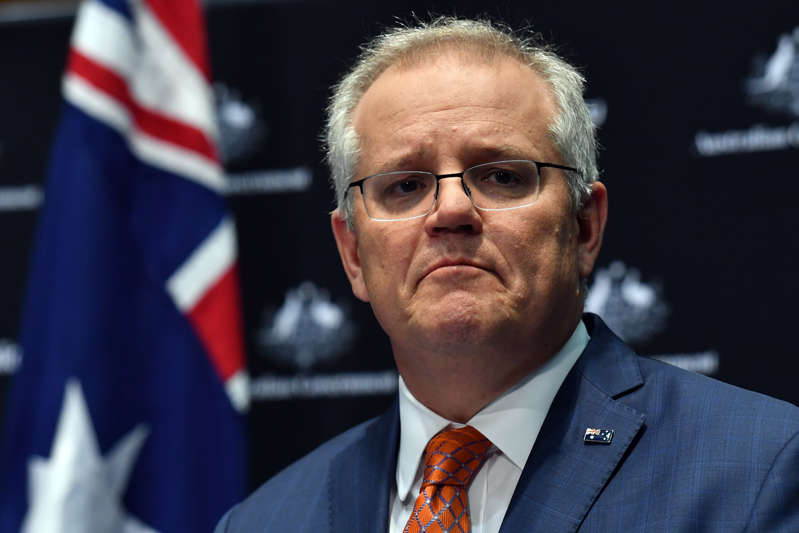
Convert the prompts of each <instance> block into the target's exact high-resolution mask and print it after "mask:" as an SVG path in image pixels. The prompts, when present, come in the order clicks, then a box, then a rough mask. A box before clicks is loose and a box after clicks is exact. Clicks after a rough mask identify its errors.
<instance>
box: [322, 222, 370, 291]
mask: <svg viewBox="0 0 799 533" xmlns="http://www.w3.org/2000/svg"><path fill="white" fill-rule="evenodd" d="M330 225H331V227H332V228H333V236H334V237H335V239H336V246H337V247H338V253H339V256H340V257H341V263H342V265H344V272H346V273H347V278H349V280H350V285H352V293H353V294H354V295H355V297H356V298H358V299H359V300H362V301H364V302H368V301H369V292H368V291H367V290H366V284H365V283H364V279H363V269H362V268H361V258H360V255H359V253H358V235H357V234H356V232H355V230H354V229H353V228H350V227H349V226H347V222H346V220H344V215H343V214H342V213H341V212H340V211H339V210H338V209H337V210H335V211H333V213H332V214H331V215H330Z"/></svg>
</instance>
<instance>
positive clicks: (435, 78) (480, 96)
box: [353, 48, 556, 171]
mask: <svg viewBox="0 0 799 533" xmlns="http://www.w3.org/2000/svg"><path fill="white" fill-rule="evenodd" d="M555 110H556V105H555V99H554V96H553V94H552V91H551V88H550V86H549V84H548V83H547V82H546V81H545V80H544V79H543V77H542V76H541V75H540V74H538V73H537V72H535V71H534V70H533V69H531V68H530V67H529V66H527V65H526V64H524V63H522V62H520V61H518V60H517V59H516V58H513V57H508V56H507V55H504V54H494V55H493V56H489V55H487V54H483V55H479V54H475V53H473V51H472V50H468V49H467V50H464V49H462V48H443V49H442V48H437V49H431V50H427V51H425V52H424V54H421V55H416V56H415V57H414V58H413V59H412V60H407V61H403V62H397V63H395V64H393V65H392V66H391V67H389V68H387V69H385V70H384V71H383V73H382V74H381V75H380V76H379V77H378V78H377V79H375V81H374V82H373V83H372V84H371V86H370V87H369V89H368V90H367V91H366V92H365V93H364V95H363V96H362V98H361V100H360V102H359V103H358V105H357V106H356V109H355V113H354V115H353V126H354V128H355V132H356V134H357V135H358V138H359V141H360V148H361V153H360V156H361V157H362V158H363V159H362V160H361V161H359V163H362V162H366V163H374V162H375V161H374V159H377V160H380V162H381V163H382V162H383V161H385V160H387V159H389V157H388V156H389V155H391V156H392V158H393V156H394V155H395V154H396V153H397V152H402V151H404V150H406V149H407V150H412V151H417V150H423V149H425V150H426V151H428V152H431V151H435V150H434V149H433V148H432V147H436V146H440V147H441V148H442V149H443V148H444V147H446V146H450V145H454V144H455V143H458V146H459V147H460V148H462V149H464V150H467V151H469V150H471V149H473V148H477V147H479V146H484V147H485V148H495V147H498V146H500V145H505V144H511V145H514V144H515V145H516V146H517V148H518V150H519V151H521V152H529V148H530V147H538V148H539V149H541V148H542V147H543V146H547V147H550V146H551V138H550V133H549V132H550V128H549V126H550V125H551V122H552V119H553V117H554V113H555ZM428 145H429V147H428V148H425V147H426V146H428ZM536 152H537V154H536V155H539V156H542V157H543V156H544V155H548V154H545V153H541V152H540V151H539V150H536ZM532 155H533V154H532V153H528V156H532ZM359 159H360V158H359ZM365 160H366V161H365ZM368 160H371V161H368ZM359 166H360V165H359ZM360 170H362V171H363V170H365V169H360Z"/></svg>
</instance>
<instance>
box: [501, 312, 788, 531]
mask: <svg viewBox="0 0 799 533" xmlns="http://www.w3.org/2000/svg"><path fill="white" fill-rule="evenodd" d="M585 321H586V325H587V327H588V329H589V332H590V334H591V342H590V343H589V345H588V347H587V348H586V351H585V353H583V355H582V356H581V357H580V359H579V360H578V362H577V364H576V365H575V368H574V369H573V370H572V372H571V373H570V374H569V376H568V377H567V378H566V381H565V382H564V383H563V385H562V386H561V389H560V390H559V392H558V394H557V396H556V398H555V401H554V402H553V404H552V407H551V408H550V411H549V414H548V415H547V419H546V421H545V423H544V426H543V427H542V429H541V433H540V434H539V438H538V440H537V441H536V443H535V446H534V447H533V450H532V452H531V455H530V458H529V459H528V463H527V465H526V466H525V469H524V472H523V474H522V478H521V479H520V481H519V484H518V485H517V488H516V492H515V493H514V497H513V499H512V501H511V505H510V507H509V509H508V513H507V514H506V516H505V521H504V522H503V527H502V531H503V533H504V532H512V531H524V530H526V528H532V529H534V530H536V531H577V530H579V531H747V530H751V531H799V480H798V479H797V476H795V475H794V473H795V472H799V436H798V435H799V409H797V408H796V407H795V406H792V405H790V404H788V403H785V402H780V401H778V400H775V399H773V398H769V397H766V396H763V395H761V394H757V393H753V392H750V391H746V390H743V389H740V388H737V387H733V386H731V385H728V384H725V383H722V382H719V381H716V380H713V379H710V378H708V377H705V376H701V375H697V374H693V373H689V372H685V371H683V370H680V369H678V368H676V367H673V366H670V365H667V364H664V363H661V362H658V361H653V360H649V359H645V358H641V357H639V356H637V355H635V353H634V352H633V351H632V350H631V349H630V348H629V347H627V346H626V345H625V344H624V343H623V342H621V341H620V340H619V339H618V338H616V337H615V335H613V333H612V332H611V331H610V330H609V329H608V328H607V327H606V326H605V325H604V324H603V323H602V322H601V320H599V318H598V317H596V316H586V319H585ZM588 428H594V429H607V430H614V435H613V438H612V440H611V441H610V442H609V443H607V444H595V443H586V442H585V441H584V435H585V431H586V429H588Z"/></svg>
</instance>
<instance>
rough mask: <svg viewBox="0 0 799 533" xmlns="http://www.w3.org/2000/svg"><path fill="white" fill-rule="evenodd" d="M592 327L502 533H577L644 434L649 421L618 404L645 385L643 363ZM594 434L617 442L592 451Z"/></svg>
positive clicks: (594, 321)
mask: <svg viewBox="0 0 799 533" xmlns="http://www.w3.org/2000/svg"><path fill="white" fill-rule="evenodd" d="M585 322H586V326H587V327H588V329H589V332H590V334H591V341H590V342H589V344H588V346H587V347H586V349H585V352H584V353H583V354H582V355H581V357H580V359H579V360H578V362H577V364H576V365H575V367H574V368H573V369H572V371H571V372H570V373H569V375H568V376H567V377H566V380H565V381H564V383H563V385H562V386H561V388H560V390H559V391H558V394H557V395H556V396H555V400H554V401H553V403H552V407H551V408H550V410H549V413H548V415H547V418H546V420H545V422H544V425H543V426H542V428H541V432H540V433H539V435H538V439H537V440H536V443H535V446H534V447H533V450H532V451H531V452H530V457H529V458H528V460H527V464H526V465H525V468H524V471H523V472H522V476H521V478H520V479H519V483H518V484H517V486H516V490H515V492H514V495H513V498H512V499H511V502H510V505H509V507H508V510H507V512H506V514H505V519H504V520H503V523H502V528H501V529H500V531H501V533H509V532H516V531H547V532H553V533H556V532H566V531H575V530H576V529H577V528H578V527H579V526H580V524H581V523H582V521H583V520H584V519H585V516H586V514H587V513H588V511H589V509H590V508H591V506H592V505H593V504H594V502H595V500H596V498H597V497H598V496H599V494H600V492H601V491H602V489H603V487H604V486H605V484H607V483H608V481H609V479H610V477H611V475H612V474H613V472H614V471H615V470H616V468H618V467H619V466H620V464H621V462H622V461H623V459H624V457H625V453H626V452H627V451H628V450H629V449H631V447H632V446H634V443H635V439H636V436H637V435H638V433H639V431H640V430H641V428H642V426H643V423H644V419H645V417H644V414H642V413H640V412H637V411H635V410H634V409H632V408H630V407H628V406H626V405H624V404H623V403H622V402H620V401H618V400H617V398H619V397H621V396H623V395H624V394H626V393H628V392H630V391H631V390H633V389H636V388H638V387H639V386H641V385H642V384H643V379H642V377H641V373H640V370H639V367H638V362H637V355H635V353H633V352H632V351H631V350H630V349H629V348H627V346H626V345H624V344H623V343H622V342H621V341H620V340H618V339H617V338H616V337H615V336H614V335H613V333H612V332H611V331H610V330H609V329H607V327H606V326H605V325H604V324H603V323H602V322H601V320H599V319H598V317H595V316H593V315H586V317H585ZM587 428H597V429H613V430H614V431H615V434H614V436H613V440H612V441H611V443H610V444H586V443H584V442H583V436H584V435H585V430H586V429H587Z"/></svg>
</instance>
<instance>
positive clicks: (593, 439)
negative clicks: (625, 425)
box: [583, 428, 613, 444]
mask: <svg viewBox="0 0 799 533" xmlns="http://www.w3.org/2000/svg"><path fill="white" fill-rule="evenodd" d="M612 440H613V430H612V429H595V428H585V436H584V437H583V442H586V443H588V444H610V441H612Z"/></svg>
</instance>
